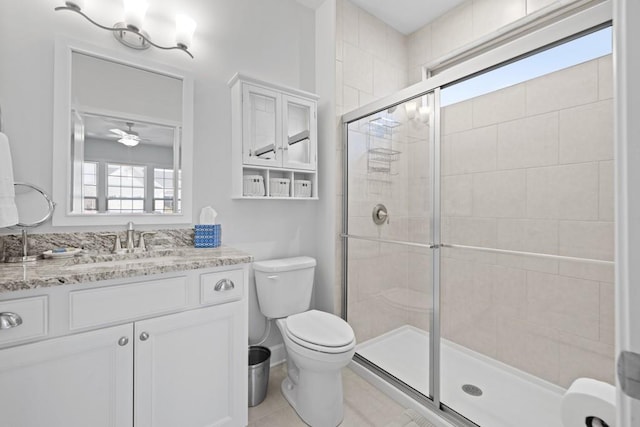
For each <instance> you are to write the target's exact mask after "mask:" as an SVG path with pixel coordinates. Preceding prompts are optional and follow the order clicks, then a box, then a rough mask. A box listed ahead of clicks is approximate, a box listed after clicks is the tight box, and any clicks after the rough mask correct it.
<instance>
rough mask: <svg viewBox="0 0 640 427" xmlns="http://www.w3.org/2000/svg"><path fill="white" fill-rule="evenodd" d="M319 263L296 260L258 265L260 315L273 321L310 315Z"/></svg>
mask: <svg viewBox="0 0 640 427" xmlns="http://www.w3.org/2000/svg"><path fill="white" fill-rule="evenodd" d="M315 266H316V260H315V259H313V258H311V257H295V258H283V259H272V260H268V261H256V262H254V263H253V271H254V273H255V278H256V290H257V293H258V303H259V304H260V311H261V312H262V314H264V315H265V316H266V317H268V318H270V319H279V318H281V317H287V316H291V315H292V314H297V313H302V312H303V311H307V310H308V309H309V306H310V304H311V292H312V290H313V272H314V270H315Z"/></svg>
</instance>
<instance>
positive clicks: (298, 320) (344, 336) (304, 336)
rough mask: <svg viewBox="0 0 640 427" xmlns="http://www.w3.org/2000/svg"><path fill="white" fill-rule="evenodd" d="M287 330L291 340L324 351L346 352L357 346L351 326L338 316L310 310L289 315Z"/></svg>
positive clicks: (286, 323)
mask: <svg viewBox="0 0 640 427" xmlns="http://www.w3.org/2000/svg"><path fill="white" fill-rule="evenodd" d="M285 326H286V328H285V332H286V334H287V337H289V338H290V339H291V341H293V342H295V343H297V344H298V345H300V346H302V347H306V348H308V349H311V350H316V351H320V352H323V353H344V352H347V351H349V350H351V349H352V348H353V347H354V346H355V336H354V334H353V329H351V326H349V324H348V323H347V322H345V321H344V320H342V319H341V318H339V317H338V316H335V315H333V314H330V313H325V312H322V311H318V310H310V311H306V312H303V313H298V314H294V315H292V316H289V317H287V319H286V322H285Z"/></svg>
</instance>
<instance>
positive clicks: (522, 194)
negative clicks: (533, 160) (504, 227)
mask: <svg viewBox="0 0 640 427" xmlns="http://www.w3.org/2000/svg"><path fill="white" fill-rule="evenodd" d="M525 214H526V172H525V171H524V170H508V171H498V172H486V173H477V174H475V175H473V215H474V216H475V217H491V218H523V217H524V216H525Z"/></svg>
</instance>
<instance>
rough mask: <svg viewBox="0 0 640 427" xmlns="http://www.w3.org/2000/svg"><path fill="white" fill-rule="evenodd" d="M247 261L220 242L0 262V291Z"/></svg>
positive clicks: (244, 256)
mask: <svg viewBox="0 0 640 427" xmlns="http://www.w3.org/2000/svg"><path fill="white" fill-rule="evenodd" d="M251 261H253V257H252V256H251V255H249V254H247V253H245V252H242V251H239V250H236V249H233V248H229V247H226V246H221V247H219V248H215V249H200V248H198V249H196V248H193V247H178V248H171V249H169V248H165V249H157V250H153V251H149V252H142V253H132V254H94V255H83V256H76V257H73V258H66V259H42V260H38V261H36V262H30V263H24V264H20V263H17V264H7V263H0V293H4V292H12V291H20V290H26V289H36V288H44V287H51V286H60V285H69V284H76V283H88V282H97V281H100V280H109V279H126V278H131V277H137V276H148V275H151V274H161V273H169V272H173V271H185V270H195V269H199V268H211V267H220V266H224V265H235V264H243V263H248V262H251Z"/></svg>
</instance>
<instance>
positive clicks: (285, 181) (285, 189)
mask: <svg viewBox="0 0 640 427" xmlns="http://www.w3.org/2000/svg"><path fill="white" fill-rule="evenodd" d="M290 182H291V180H290V179H289V178H270V179H269V195H270V196H271V197H289V183H290Z"/></svg>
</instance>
